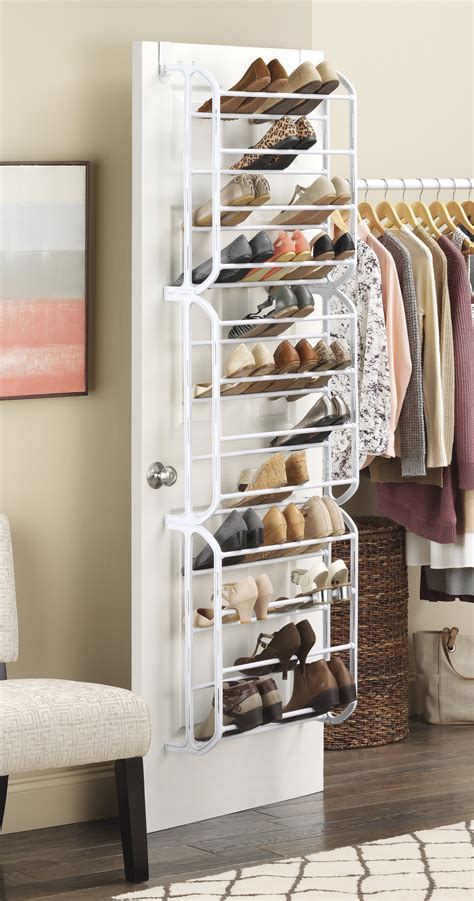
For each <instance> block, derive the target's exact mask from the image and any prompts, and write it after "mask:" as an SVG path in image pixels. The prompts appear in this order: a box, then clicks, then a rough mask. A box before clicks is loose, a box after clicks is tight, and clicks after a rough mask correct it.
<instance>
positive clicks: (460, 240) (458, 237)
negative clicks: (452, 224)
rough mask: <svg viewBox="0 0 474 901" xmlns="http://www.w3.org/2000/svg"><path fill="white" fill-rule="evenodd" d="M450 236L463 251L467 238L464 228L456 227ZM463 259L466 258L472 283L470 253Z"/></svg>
mask: <svg viewBox="0 0 474 901" xmlns="http://www.w3.org/2000/svg"><path fill="white" fill-rule="evenodd" d="M450 237H451V241H452V242H453V244H455V246H456V247H457V248H458V250H460V251H461V253H462V248H463V244H464V242H465V240H466V232H465V231H464V230H463V229H462V228H456V229H454V231H453V233H452V235H450ZM463 259H464V262H465V265H466V269H467V274H468V277H469V281H470V283H471V284H472V279H471V256H470V254H467V256H465V257H463Z"/></svg>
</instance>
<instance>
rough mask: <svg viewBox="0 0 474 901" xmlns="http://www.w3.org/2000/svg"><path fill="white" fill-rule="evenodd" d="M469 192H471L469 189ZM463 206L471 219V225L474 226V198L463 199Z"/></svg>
mask: <svg viewBox="0 0 474 901" xmlns="http://www.w3.org/2000/svg"><path fill="white" fill-rule="evenodd" d="M469 193H471V192H470V191H469ZM461 206H462V208H463V210H464V212H465V214H466V216H467V218H468V219H469V221H470V223H471V225H472V226H473V227H474V200H470V199H468V200H463V201H462V203H461Z"/></svg>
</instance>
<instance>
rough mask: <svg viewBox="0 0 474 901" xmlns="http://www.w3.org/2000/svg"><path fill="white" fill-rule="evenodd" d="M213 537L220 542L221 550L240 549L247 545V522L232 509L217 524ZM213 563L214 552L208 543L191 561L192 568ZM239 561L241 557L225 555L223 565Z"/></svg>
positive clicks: (206, 567) (207, 567)
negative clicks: (218, 524)
mask: <svg viewBox="0 0 474 901" xmlns="http://www.w3.org/2000/svg"><path fill="white" fill-rule="evenodd" d="M214 538H215V539H216V541H217V542H218V544H220V546H221V550H222V551H223V552H224V553H225V552H226V551H242V550H245V548H246V547H247V523H246V522H245V519H244V518H243V516H241V515H240V513H238V512H237V510H233V511H232V513H230V515H229V516H227V518H226V519H225V520H224V522H223V523H222V525H220V526H219V528H218V530H217V532H216V533H215V535H214ZM213 563H214V552H213V550H212V548H211V547H209V545H206V546H205V547H203V549H202V551H200V552H199V554H198V555H197V557H195V558H194V561H193V569H195V570H196V569H210V567H211V566H212V565H213ZM235 563H241V557H227V558H226V559H225V560H223V565H224V566H231V565H233V564H235Z"/></svg>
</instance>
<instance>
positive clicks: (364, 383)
mask: <svg viewBox="0 0 474 901" xmlns="http://www.w3.org/2000/svg"><path fill="white" fill-rule="evenodd" d="M343 271H344V266H337V267H335V269H334V274H333V278H334V279H336V278H339V276H340V275H341V274H342V272H343ZM342 290H343V292H344V295H345V296H346V297H348V298H349V300H351V301H352V302H353V304H354V305H355V307H356V309H357V331H358V345H357V347H358V349H357V363H358V398H359V465H361V464H362V463H363V462H364V460H365V459H366V457H367V456H368V455H374V456H375V455H377V454H381V453H383V452H384V451H385V450H386V448H387V444H388V434H389V427H390V410H391V407H390V372H389V366H388V351H387V337H386V332H385V318H384V311H383V303H382V280H381V274H380V266H379V263H378V260H377V257H376V255H375V253H374V252H373V250H371V248H370V247H369V246H368V244H366V243H365V241H360V240H359V241H357V268H356V271H355V272H354V273H353V275H352V277H351V278H350V279H349V280H348V281H347V282H346V283H345V284H344V286H343V289H342ZM330 312H331V313H333V314H334V315H336V314H342V315H344V313H347V309H346V307H345V305H344V302H343V301H342V300H340V299H339V298H338V297H337V296H334V297H332V298H331V300H330ZM349 330H350V329H349V322H348V321H347V320H346V321H344V320H341V319H340V320H337V321H336V322H334V323H332V324H331V337H332V338H339V339H344V340H345V341H349V339H350V334H349ZM329 387H330V390H331V391H335V392H337V393H339V394H340V395H341V397H342V398H343V400H345V401H346V403H350V397H351V390H350V380H349V378H348V377H347V376H344V375H340V376H337V377H336V376H332V378H331V379H330V382H329ZM331 464H332V473H333V476H334V478H335V479H343V478H350V477H351V474H352V444H351V439H350V437H349V436H348V434H347V433H345V432H343V431H341V432H334V433H333V436H332V452H331Z"/></svg>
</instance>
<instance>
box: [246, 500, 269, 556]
mask: <svg viewBox="0 0 474 901" xmlns="http://www.w3.org/2000/svg"><path fill="white" fill-rule="evenodd" d="M243 519H244V521H245V522H246V524H247V544H246V545H245V547H247V548H254V547H261V545H262V544H263V540H264V532H265V530H264V526H263V522H262V520H261V519H260V517H259V515H258V513H256V512H255V510H252V508H251V507H249V509H248V510H246V511H245V513H244V515H243Z"/></svg>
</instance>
